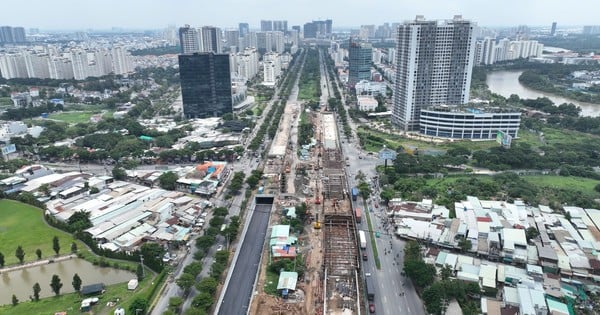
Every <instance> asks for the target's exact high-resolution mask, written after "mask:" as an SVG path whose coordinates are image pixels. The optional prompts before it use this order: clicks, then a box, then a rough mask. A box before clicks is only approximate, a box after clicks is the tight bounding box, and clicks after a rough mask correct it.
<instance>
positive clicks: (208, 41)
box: [200, 26, 223, 54]
mask: <svg viewBox="0 0 600 315" xmlns="http://www.w3.org/2000/svg"><path fill="white" fill-rule="evenodd" d="M201 32H202V36H201V38H202V46H201V48H200V51H202V52H213V53H215V54H220V53H222V52H223V48H222V42H223V35H222V32H221V29H220V28H218V27H214V26H203V27H202V29H201Z"/></svg>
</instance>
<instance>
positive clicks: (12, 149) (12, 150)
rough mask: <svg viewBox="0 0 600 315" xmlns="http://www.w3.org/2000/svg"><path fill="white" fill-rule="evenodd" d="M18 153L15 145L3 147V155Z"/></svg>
mask: <svg viewBox="0 0 600 315" xmlns="http://www.w3.org/2000/svg"><path fill="white" fill-rule="evenodd" d="M15 152H17V147H16V146H15V145H14V144H7V145H5V146H3V147H2V155H9V154H11V153H15Z"/></svg>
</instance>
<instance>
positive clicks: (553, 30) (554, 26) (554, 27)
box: [550, 22, 556, 36]
mask: <svg viewBox="0 0 600 315" xmlns="http://www.w3.org/2000/svg"><path fill="white" fill-rule="evenodd" d="M554 35H556V22H552V28H551V29H550V36H554Z"/></svg>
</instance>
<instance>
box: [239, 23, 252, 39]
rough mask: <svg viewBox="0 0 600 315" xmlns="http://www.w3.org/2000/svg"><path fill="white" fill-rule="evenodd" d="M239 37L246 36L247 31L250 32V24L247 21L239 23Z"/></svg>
mask: <svg viewBox="0 0 600 315" xmlns="http://www.w3.org/2000/svg"><path fill="white" fill-rule="evenodd" d="M238 28H239V31H240V37H244V36H246V34H248V32H250V25H249V24H248V23H240V24H239V27H238Z"/></svg>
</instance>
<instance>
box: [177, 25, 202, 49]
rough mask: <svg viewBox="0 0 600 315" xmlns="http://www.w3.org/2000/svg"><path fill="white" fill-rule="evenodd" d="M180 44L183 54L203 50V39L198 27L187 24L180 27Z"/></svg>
mask: <svg viewBox="0 0 600 315" xmlns="http://www.w3.org/2000/svg"><path fill="white" fill-rule="evenodd" d="M179 44H180V45H181V53H182V54H191V53H195V52H200V51H202V40H201V35H200V32H198V30H197V29H195V28H192V27H190V26H189V25H188V24H186V25H185V26H184V27H180V28H179Z"/></svg>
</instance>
